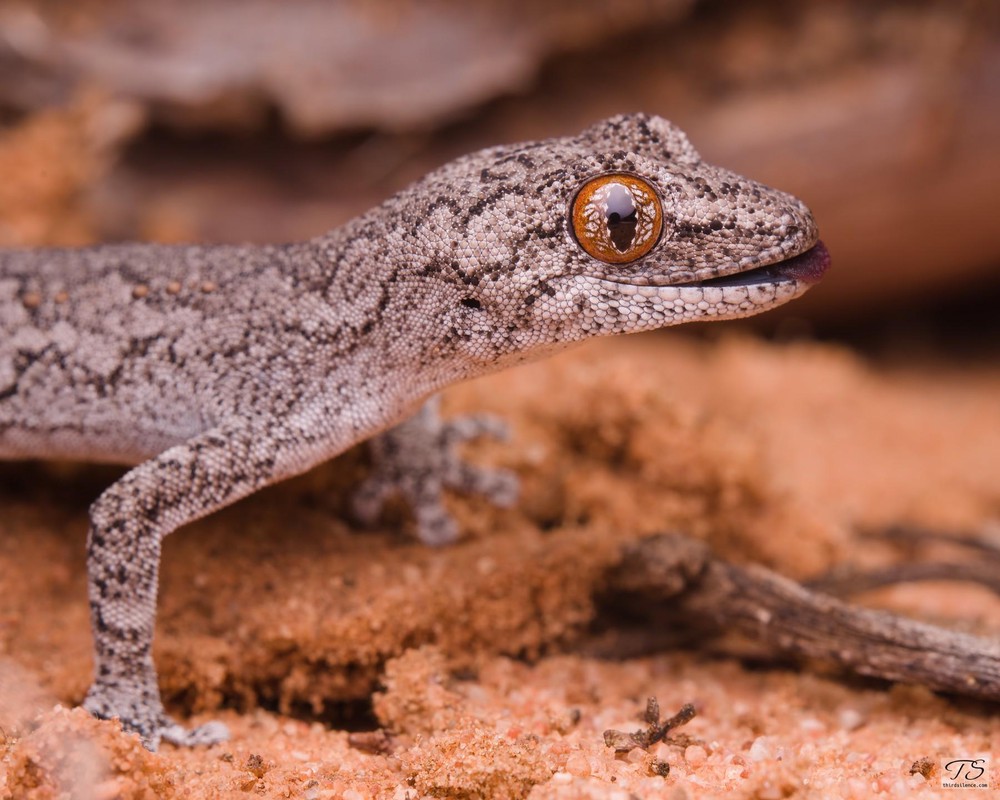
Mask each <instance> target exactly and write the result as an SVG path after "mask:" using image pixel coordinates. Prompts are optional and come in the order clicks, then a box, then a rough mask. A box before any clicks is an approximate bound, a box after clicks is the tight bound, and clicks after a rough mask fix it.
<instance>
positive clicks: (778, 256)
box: [425, 114, 829, 360]
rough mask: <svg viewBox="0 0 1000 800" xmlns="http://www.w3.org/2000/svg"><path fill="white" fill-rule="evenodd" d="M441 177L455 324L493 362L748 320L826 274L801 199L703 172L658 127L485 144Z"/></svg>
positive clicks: (617, 121)
mask: <svg viewBox="0 0 1000 800" xmlns="http://www.w3.org/2000/svg"><path fill="white" fill-rule="evenodd" d="M428 180H430V181H431V182H432V184H433V183H434V182H435V181H436V182H437V183H439V184H440V185H441V195H440V197H443V196H444V194H445V192H444V187H447V198H448V199H447V203H444V202H443V201H442V203H441V204H438V205H437V206H436V207H432V208H431V209H430V212H429V215H428V217H427V219H426V224H428V225H431V226H433V225H434V224H435V222H434V220H435V215H440V217H439V222H438V223H437V224H438V226H439V228H438V230H437V231H434V232H432V235H431V236H428V237H425V241H428V240H434V239H441V238H442V237H443V236H444V237H446V241H447V243H448V247H446V249H445V251H444V252H441V253H440V258H441V259H450V262H449V264H450V269H449V270H445V272H448V273H449V274H450V277H451V279H452V281H453V283H454V284H455V285H456V286H457V287H458V289H459V291H458V292H457V293H456V294H455V297H456V301H457V304H458V305H459V306H460V307H461V310H460V311H459V312H458V313H457V314H456V315H455V317H454V319H453V321H452V330H453V331H454V332H455V335H456V336H458V337H460V338H462V337H464V340H465V345H466V346H465V349H466V350H467V351H468V353H469V355H470V356H473V357H475V356H477V354H483V355H482V358H483V360H487V359H490V360H492V359H495V358H497V356H498V355H504V354H506V353H510V354H512V355H514V354H520V356H521V357H524V356H528V355H530V354H533V351H537V350H540V349H544V348H545V347H547V346H553V345H559V344H563V343H568V342H572V341H577V340H580V339H583V338H586V337H589V336H595V335H603V334H613V333H631V332H635V331H641V330H650V329H653V328H660V327H665V326H668V325H675V324H679V323H682V322H689V321H694V320H709V319H731V318H736V317H745V316H750V315H752V314H757V313H759V312H761V311H765V310H768V309H770V308H773V307H775V306H778V305H781V304H782V303H785V302H787V301H789V300H791V299H793V298H795V297H798V296H799V295H801V294H802V293H803V292H805V291H806V290H807V289H808V288H809V287H810V286H812V285H813V284H815V283H816V282H817V281H818V280H819V279H820V277H821V276H822V275H823V273H824V272H825V271H826V269H827V267H828V266H829V255H828V253H827V251H826V248H825V247H824V246H823V244H822V243H821V242H820V241H819V239H818V234H817V229H816V224H815V222H814V221H813V217H812V214H811V213H810V212H809V210H808V208H806V206H805V205H804V204H803V203H802V202H801V201H800V200H798V199H796V198H795V197H793V196H791V195H789V194H786V193H784V192H781V191H778V190H776V189H771V188H769V187H766V186H764V185H762V184H759V183H756V182H754V181H752V180H749V179H747V178H744V177H742V176H740V175H737V174H736V173H733V172H730V171H728V170H725V169H722V168H720V167H715V166H713V165H711V164H707V163H705V162H704V161H703V160H702V159H701V157H700V156H699V154H698V152H697V151H696V150H695V149H694V148H693V147H692V145H691V143H690V142H689V141H688V139H687V137H686V136H685V135H684V133H683V132H681V131H680V130H679V129H678V128H677V127H676V126H674V125H673V124H671V123H670V122H668V121H667V120H664V119H662V118H660V117H655V116H648V115H644V114H632V115H622V116H617V117H613V118H611V119H608V120H605V121H603V122H600V123H598V124H596V125H594V126H592V127H591V128H588V129H587V130H585V131H584V132H583V133H581V134H579V135H577V136H573V137H566V138H562V139H550V140H547V141H543V142H537V143H529V144H524V145H515V146H509V147H498V148H493V149H490V150H485V151H482V152H480V153H476V154H473V155H471V156H467V157H466V158H464V159H460V160H459V161H457V162H453V163H452V164H451V165H449V166H447V167H445V168H444V169H443V170H441V171H439V172H438V173H434V174H433V175H432V176H429V178H428ZM425 188H426V187H425ZM432 206H433V204H432Z"/></svg>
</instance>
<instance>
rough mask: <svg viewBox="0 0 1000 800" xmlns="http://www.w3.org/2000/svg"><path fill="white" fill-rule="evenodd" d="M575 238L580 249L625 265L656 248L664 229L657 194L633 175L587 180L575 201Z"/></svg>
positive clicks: (599, 257) (612, 262) (613, 262)
mask: <svg viewBox="0 0 1000 800" xmlns="http://www.w3.org/2000/svg"><path fill="white" fill-rule="evenodd" d="M572 213H573V235H574V236H575V237H576V241H577V242H578V243H579V245H580V247H582V248H583V249H584V250H586V251H587V253H589V254H590V255H592V256H593V257H594V258H597V259H600V260H601V261H606V262H607V263H609V264H625V263H628V262H629V261H635V260H636V259H637V258H641V257H642V256H644V255H646V253H648V252H649V251H650V250H652V249H653V245H654V244H656V241H657V239H659V238H660V231H661V230H662V229H663V210H662V209H661V208H660V199H659V198H658V197H657V196H656V191H655V190H654V189H653V187H652V186H650V185H649V184H648V183H646V181H644V180H642V179H641V178H636V177H633V176H632V175H602V176H601V177H599V178H593V179H591V180H589V181H587V182H586V183H585V184H584V185H583V187H582V188H581V189H580V191H579V192H578V193H577V195H576V199H575V200H574V201H573V212H572Z"/></svg>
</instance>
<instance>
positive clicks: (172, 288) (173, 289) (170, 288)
mask: <svg viewBox="0 0 1000 800" xmlns="http://www.w3.org/2000/svg"><path fill="white" fill-rule="evenodd" d="M180 291H181V284H180V281H170V283H168V284H167V294H180Z"/></svg>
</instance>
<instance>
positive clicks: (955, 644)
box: [609, 535, 1000, 700]
mask: <svg viewBox="0 0 1000 800" xmlns="http://www.w3.org/2000/svg"><path fill="white" fill-rule="evenodd" d="M609 585H610V593H611V599H613V600H615V601H616V602H619V603H620V602H621V601H625V602H626V603H627V604H628V606H629V607H630V608H632V609H639V610H644V611H648V610H649V609H650V608H655V609H656V611H657V613H658V614H661V615H666V618H667V623H668V624H671V625H675V624H676V625H681V624H686V625H688V626H692V625H694V626H699V627H704V626H705V625H706V624H708V625H710V626H714V628H715V629H716V630H736V631H738V632H740V633H741V634H743V635H745V636H748V637H750V638H752V639H754V640H756V641H758V642H762V643H764V644H766V645H768V646H770V647H772V648H773V649H774V650H776V651H778V652H781V653H785V654H792V655H796V656H804V657H807V658H814V659H820V660H823V661H828V662H833V663H835V664H838V665H840V666H841V667H844V668H847V669H848V670H851V671H853V672H855V673H858V674H860V675H868V676H872V677H877V678H882V679H887V680H894V681H903V682H907V683H915V684H920V685H923V686H926V687H928V688H930V689H935V690H939V691H946V692H954V693H956V694H962V695H967V696H970V697H976V698H980V699H988V700H1000V642H998V641H997V640H991V639H985V638H981V637H977V636H971V635H969V634H964V633H956V632H952V631H948V630H945V629H943V628H940V627H937V626H934V625H928V624H925V623H921V622H916V621H913V620H909V619H905V618H903V617H899V616H897V615H895V614H890V613H887V612H884V611H873V610H870V609H864V608H859V607H856V606H852V605H850V604H847V603H844V602H842V601H841V600H838V599H836V598H834V597H831V596H829V595H825V594H820V593H817V592H813V591H810V590H809V589H806V588H805V587H803V586H801V585H800V584H798V583H795V582H794V581H792V580H789V579H788V578H784V577H782V576H781V575H778V574H776V573H774V572H772V571H770V570H768V569H765V568H764V567H761V566H754V565H750V566H745V567H744V566H736V565H734V564H728V563H726V562H724V561H721V560H719V559H717V558H715V557H713V556H712V554H711V553H710V552H709V550H708V548H707V547H706V546H705V545H704V544H703V543H701V542H698V541H696V540H693V539H690V538H687V537H683V536H677V535H660V536H653V537H649V538H647V539H643V540H642V541H640V542H637V543H635V544H633V545H631V546H630V547H629V548H627V550H626V551H625V552H624V554H623V558H622V560H621V562H620V563H619V564H618V566H617V567H616V568H614V569H613V570H612V571H611V573H610V575H609Z"/></svg>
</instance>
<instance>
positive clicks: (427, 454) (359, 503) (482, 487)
mask: <svg viewBox="0 0 1000 800" xmlns="http://www.w3.org/2000/svg"><path fill="white" fill-rule="evenodd" d="M440 405H441V404H440V399H439V398H438V397H437V396H435V397H432V398H431V399H430V400H428V401H427V402H426V403H424V405H423V406H422V407H421V408H420V410H419V411H417V413H416V414H414V415H413V416H412V417H410V418H409V419H407V420H405V421H404V422H402V423H400V424H399V425H397V426H396V427H394V428H391V429H390V430H388V431H386V432H385V433H383V434H381V435H380V436H378V437H376V438H375V439H372V440H371V442H370V443H369V447H370V450H371V457H372V474H371V475H370V476H369V477H368V478H367V479H366V480H365V482H364V483H363V484H362V485H361V486H360V487H359V488H358V490H357V492H356V493H355V495H354V503H353V506H354V513H355V515H356V516H357V517H358V518H359V519H360V520H361V521H362V522H364V523H366V524H369V525H370V524H372V523H374V521H375V520H376V519H377V518H378V515H379V513H380V512H381V510H382V507H383V505H384V504H385V501H386V500H387V499H388V498H389V497H390V496H391V495H392V494H400V495H402V496H403V499H404V500H405V501H406V503H407V504H408V505H409V506H410V509H411V510H412V511H413V516H414V518H415V520H416V525H417V537H418V538H419V539H420V541H421V542H423V543H424V544H427V545H432V546H439V545H445V544H450V543H451V542H453V541H455V540H456V539H457V538H458V526H457V525H456V524H455V520H454V519H452V517H451V515H450V514H449V513H448V511H447V509H446V508H445V507H444V502H443V493H444V490H445V489H454V490H456V491H459V492H465V493H470V494H481V495H484V496H486V497H487V498H488V499H489V500H490V501H491V502H493V503H495V504H496V505H498V506H502V507H508V506H510V505H512V504H513V503H514V501H515V500H516V499H517V492H518V484H517V476H516V475H514V473H512V472H510V471H508V470H504V469H488V468H484V467H477V466H474V465H472V464H468V463H466V462H465V461H464V460H463V459H462V458H461V457H460V456H459V454H458V452H457V447H458V445H459V444H461V443H462V442H467V441H470V440H473V439H478V438H481V437H483V436H490V437H493V438H497V439H506V438H507V435H508V431H507V426H506V425H505V424H504V423H503V421H502V420H500V419H497V418H496V417H492V416H489V415H486V414H477V415H472V416H465V417H458V418H457V419H452V420H443V419H441V414H440Z"/></svg>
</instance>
